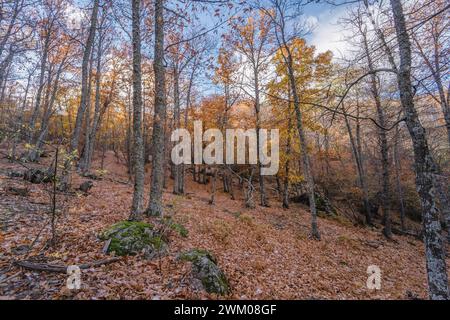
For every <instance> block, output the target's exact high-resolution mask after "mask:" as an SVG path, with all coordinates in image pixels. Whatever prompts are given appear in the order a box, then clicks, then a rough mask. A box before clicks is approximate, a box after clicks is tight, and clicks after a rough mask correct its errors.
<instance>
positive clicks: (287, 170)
mask: <svg viewBox="0 0 450 320" xmlns="http://www.w3.org/2000/svg"><path fill="white" fill-rule="evenodd" d="M288 91H289V95H288V96H289V99H288V100H289V102H288V103H289V106H288V113H289V117H288V131H287V138H286V164H285V172H284V183H283V208H285V209H288V208H289V175H290V169H291V168H290V161H291V159H290V157H291V149H292V147H291V143H292V142H291V140H292V137H291V135H292V112H291V108H290V104H291V102H290V101H291V90H290V89H288Z"/></svg>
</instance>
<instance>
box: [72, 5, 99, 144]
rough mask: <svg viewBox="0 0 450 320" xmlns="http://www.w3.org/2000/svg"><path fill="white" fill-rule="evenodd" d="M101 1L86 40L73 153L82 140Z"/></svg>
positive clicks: (93, 16)
mask: <svg viewBox="0 0 450 320" xmlns="http://www.w3.org/2000/svg"><path fill="white" fill-rule="evenodd" d="M98 7H99V0H94V6H93V8H92V14H91V19H90V23H91V24H90V27H89V34H88V38H87V40H86V45H85V48H84V51H83V62H82V65H81V101H80V105H79V106H78V110H77V116H76V119H75V127H74V129H73V133H72V138H71V141H70V149H71V151H72V152H73V151H76V150H77V149H78V142H79V139H80V133H81V127H82V122H83V117H84V112H85V111H86V107H87V103H88V99H89V97H88V81H89V60H90V57H91V51H92V46H93V44H94V38H95V31H96V29H97V18H98V17H97V16H98Z"/></svg>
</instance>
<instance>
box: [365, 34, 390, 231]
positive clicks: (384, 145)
mask: <svg viewBox="0 0 450 320" xmlns="http://www.w3.org/2000/svg"><path fill="white" fill-rule="evenodd" d="M362 36H363V42H364V48H365V51H366V57H367V63H368V66H369V72H371V75H370V85H371V91H372V96H373V99H374V101H375V107H376V110H377V115H378V122H379V125H380V126H381V127H383V128H384V127H386V119H385V114H384V110H383V107H382V105H381V99H380V95H379V91H378V85H377V76H376V74H375V73H374V66H373V61H372V57H371V55H370V51H369V45H368V43H367V35H366V33H365V32H364V31H362ZM377 129H378V138H379V142H380V154H381V167H382V185H383V191H382V195H381V208H382V211H383V223H384V229H383V234H384V235H385V236H386V237H387V238H391V237H392V230H391V218H390V184H389V155H388V152H389V149H388V147H389V146H388V139H387V133H386V130H384V129H382V128H377Z"/></svg>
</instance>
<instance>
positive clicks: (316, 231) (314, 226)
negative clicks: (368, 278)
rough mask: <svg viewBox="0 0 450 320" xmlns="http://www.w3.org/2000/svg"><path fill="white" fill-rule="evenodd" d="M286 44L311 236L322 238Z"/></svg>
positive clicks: (305, 142) (306, 146)
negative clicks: (306, 192) (309, 214)
mask: <svg viewBox="0 0 450 320" xmlns="http://www.w3.org/2000/svg"><path fill="white" fill-rule="evenodd" d="M283 38H284V37H283ZM284 46H285V48H286V51H287V57H286V60H287V61H286V62H287V69H288V75H289V84H290V87H291V93H292V97H293V98H294V110H295V115H296V120H297V130H298V135H299V137H300V153H301V158H302V166H303V173H304V175H305V178H306V184H307V190H308V195H309V209H310V211H311V236H312V238H313V239H316V240H320V233H319V228H318V226H317V209H316V199H315V195H314V178H313V175H312V170H311V164H310V159H309V154H308V149H307V148H308V142H307V139H306V133H305V130H304V128H303V119H302V117H303V115H302V112H301V110H300V97H299V95H298V92H297V84H296V81H295V75H294V67H293V60H292V59H293V58H292V55H291V52H290V49H289V47H288V45H287V43H286V41H284Z"/></svg>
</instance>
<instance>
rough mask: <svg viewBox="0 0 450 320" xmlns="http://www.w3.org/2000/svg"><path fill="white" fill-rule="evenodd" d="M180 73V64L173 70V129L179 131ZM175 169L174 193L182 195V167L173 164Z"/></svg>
mask: <svg viewBox="0 0 450 320" xmlns="http://www.w3.org/2000/svg"><path fill="white" fill-rule="evenodd" d="M179 76H180V75H179V72H178V63H177V62H176V63H175V66H174V70H173V97H174V112H173V129H178V128H180V126H181V123H180V83H179V81H180V79H179ZM172 166H173V167H172V169H173V179H174V180H173V193H174V194H182V187H181V180H180V179H181V165H179V164H178V165H177V164H172Z"/></svg>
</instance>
